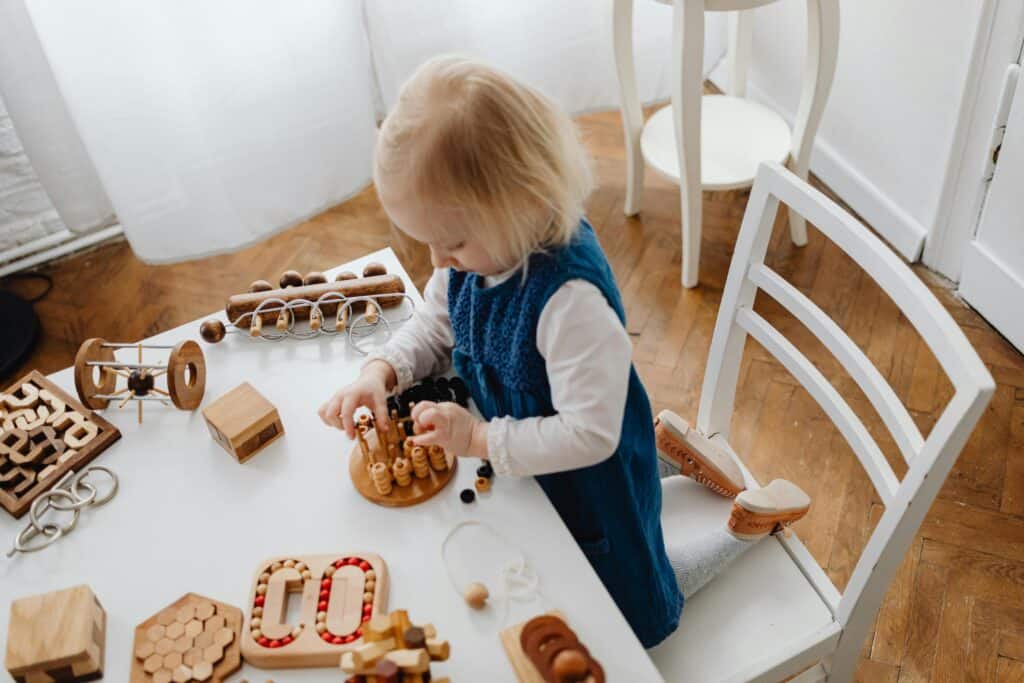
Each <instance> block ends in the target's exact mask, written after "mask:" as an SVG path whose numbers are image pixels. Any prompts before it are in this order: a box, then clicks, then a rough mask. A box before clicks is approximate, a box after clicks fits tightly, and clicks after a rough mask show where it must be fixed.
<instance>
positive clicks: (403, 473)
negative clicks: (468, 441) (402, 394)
mask: <svg viewBox="0 0 1024 683" xmlns="http://www.w3.org/2000/svg"><path fill="white" fill-rule="evenodd" d="M411 422H412V418H409V417H403V418H400V417H398V414H397V412H394V411H392V414H391V420H390V424H389V428H388V429H377V427H376V425H375V424H374V420H373V418H372V417H370V416H369V415H367V414H365V413H364V414H362V415H360V416H359V425H358V426H357V429H356V446H355V448H353V449H352V454H351V455H350V456H349V460H348V472H349V476H350V477H351V478H352V483H353V484H354V485H355V487H356V491H358V492H359V493H360V494H361V495H362V496H363V497H364V498H366V499H367V500H369V501H370V502H372V503H376V504H377V505H384V506H386V507H406V506H409V505H416V504H417V503H422V502H423V501H425V500H427V499H428V498H431V497H432V496H434V495H436V494H437V493H438V492H439V491H440V490H441V489H443V488H444V487H445V485H446V484H447V483H448V482H449V481H451V479H452V477H453V475H454V474H455V468H456V466H457V463H458V459H457V458H456V457H455V456H454V455H452V454H450V453H446V452H444V450H442V449H440V448H439V447H437V446H434V447H432V449H426V448H421V447H419V446H416V447H412V444H411V442H409V441H407V439H406V429H405V426H406V424H408V423H411ZM406 456H408V457H406Z"/></svg>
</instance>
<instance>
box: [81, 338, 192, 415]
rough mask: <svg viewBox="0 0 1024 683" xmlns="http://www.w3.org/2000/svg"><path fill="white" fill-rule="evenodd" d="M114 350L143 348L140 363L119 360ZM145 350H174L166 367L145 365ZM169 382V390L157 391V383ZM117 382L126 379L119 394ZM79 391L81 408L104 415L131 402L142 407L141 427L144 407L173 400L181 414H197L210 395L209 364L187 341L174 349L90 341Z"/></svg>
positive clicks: (83, 352) (83, 350) (85, 345)
mask: <svg viewBox="0 0 1024 683" xmlns="http://www.w3.org/2000/svg"><path fill="white" fill-rule="evenodd" d="M114 349H138V352H139V358H138V362H137V363H128V362H122V361H119V360H117V358H116V357H115V356H114ZM143 349H169V350H170V353H169V354H168V357H167V362H166V363H143V361H142V350H143ZM161 376H164V377H166V384H167V388H166V389H162V388H160V387H158V386H156V382H155V381H154V380H156V378H158V377H161ZM118 377H123V378H124V379H125V387H124V388H123V389H119V388H118V386H117V384H118V382H117V379H118ZM75 389H76V390H77V391H78V397H79V398H80V399H81V401H82V403H84V404H85V405H87V406H89V407H90V408H92V409H93V410H102V409H104V408H106V407H107V405H108V404H109V403H110V402H111V401H118V404H117V407H118V408H123V407H124V406H125V405H126V404H127V403H128V402H129V401H135V402H136V403H137V404H138V406H139V422H140V423H141V422H142V404H143V403H144V402H145V401H159V402H160V403H163V404H164V405H167V401H168V400H170V401H171V402H172V403H173V404H174V406H175V407H176V408H179V409H181V410H195V409H196V408H197V407H199V404H200V403H201V402H202V400H203V393H204V392H205V391H206V359H205V358H204V357H203V350H202V349H201V348H199V344H197V343H196V342H194V341H192V340H186V341H183V342H180V343H178V344H175V345H173V346H172V345H169V344H142V343H136V344H115V343H112V342H108V341H106V340H105V339H100V338H98V337H96V338H93V339H87V340H86V341H85V342H84V343H83V344H82V345H81V346H80V347H79V348H78V353H77V354H76V355H75Z"/></svg>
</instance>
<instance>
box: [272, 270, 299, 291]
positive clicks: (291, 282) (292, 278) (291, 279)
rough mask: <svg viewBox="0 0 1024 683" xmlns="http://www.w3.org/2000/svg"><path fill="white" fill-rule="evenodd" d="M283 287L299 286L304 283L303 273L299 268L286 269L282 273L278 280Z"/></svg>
mask: <svg viewBox="0 0 1024 683" xmlns="http://www.w3.org/2000/svg"><path fill="white" fill-rule="evenodd" d="M278 282H279V284H280V285H281V287H282V289H283V288H285V287H299V286H301V285H302V274H301V273H300V272H299V271H297V270H286V271H284V272H283V273H281V279H280V280H279V281H278Z"/></svg>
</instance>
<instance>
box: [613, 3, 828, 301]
mask: <svg viewBox="0 0 1024 683" xmlns="http://www.w3.org/2000/svg"><path fill="white" fill-rule="evenodd" d="M776 1H777V0H658V2H663V3H665V4H669V3H671V4H672V5H673V15H672V22H673V39H672V74H673V86H672V103H671V105H669V106H666V107H664V108H662V109H660V110H659V111H658V112H656V113H655V114H654V115H653V116H652V117H651V118H650V120H649V121H648V122H647V124H646V125H644V120H643V112H642V110H641V108H640V98H639V95H638V94H637V87H636V67H635V66H634V62H633V0H614V10H613V11H614V30H613V41H614V48H615V64H616V69H617V71H618V78H619V89H620V93H621V102H622V118H623V127H624V129H625V138H626V205H625V212H626V215H628V216H633V215H635V214H637V213H638V212H639V211H640V203H641V196H642V194H643V180H644V163H645V162H646V163H648V164H650V165H651V167H652V168H653V169H654V170H655V171H657V172H658V173H660V174H662V175H663V176H665V177H666V178H668V179H669V180H671V181H672V182H675V183H678V184H679V199H680V216H681V218H682V221H681V222H682V241H683V258H682V261H683V272H682V283H683V286H684V287H694V286H696V285H697V281H698V271H699V264H700V238H701V209H702V207H701V192H702V190H734V189H740V188H744V187H749V186H750V185H751V184H752V183H753V181H754V176H755V175H756V173H757V167H758V164H760V163H761V162H762V161H777V162H780V163H781V162H785V161H786V159H787V157H788V158H789V159H790V168H791V169H792V170H793V171H794V172H795V173H796V174H797V175H799V176H800V177H801V178H803V179H805V180H806V179H807V171H808V166H809V163H810V156H811V148H812V146H813V143H814V136H815V134H816V133H817V131H818V125H819V124H820V123H821V115H822V112H823V111H824V109H825V103H826V101H827V99H828V94H829V91H830V90H831V87H832V78H833V75H834V73H835V67H836V57H837V54H838V48H839V0H807V62H806V66H805V68H804V76H803V91H802V95H801V98H800V106H799V108H798V109H797V113H796V120H795V122H794V124H795V125H794V128H793V130H792V132H791V131H790V128H789V125H788V124H787V123H786V122H785V120H783V118H782V117H781V116H779V114H778V113H776V112H774V111H772V110H771V109H769V108H767V107H765V106H763V105H760V104H758V103H756V102H753V101H751V100H749V99H746V98H745V94H746V82H747V66H748V63H749V58H750V43H751V28H752V24H751V20H752V16H751V13H750V11H749V10H752V9H754V8H755V7H759V6H761V5H767V4H770V3H772V2H776ZM705 11H712V12H718V11H733V12H735V14H734V15H733V16H732V17H730V25H729V29H730V30H729V55H730V79H729V92H728V94H726V95H703V94H702V91H703V84H704V77H703V73H702V71H703V69H702V67H703V56H704V12H705ZM789 223H790V233H791V236H792V239H793V242H794V243H795V244H797V245H799V246H803V245H804V244H806V243H807V228H806V225H805V223H804V220H803V218H801V217H800V216H798V215H795V214H793V213H792V212H791V213H790V221H789Z"/></svg>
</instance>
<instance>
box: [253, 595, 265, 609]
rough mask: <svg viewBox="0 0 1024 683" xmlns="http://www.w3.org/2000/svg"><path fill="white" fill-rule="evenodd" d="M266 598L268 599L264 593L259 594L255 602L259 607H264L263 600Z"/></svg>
mask: <svg viewBox="0 0 1024 683" xmlns="http://www.w3.org/2000/svg"><path fill="white" fill-rule="evenodd" d="M265 600H266V598H264V597H263V596H262V595H257V596H256V599H255V600H254V601H253V604H254V605H256V606H257V607H263V602H264V601H265Z"/></svg>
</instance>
